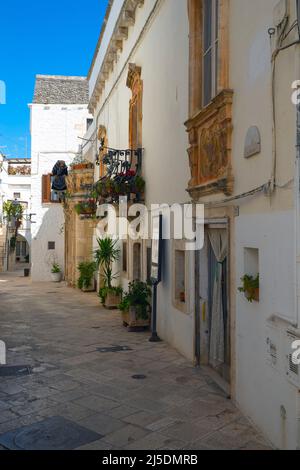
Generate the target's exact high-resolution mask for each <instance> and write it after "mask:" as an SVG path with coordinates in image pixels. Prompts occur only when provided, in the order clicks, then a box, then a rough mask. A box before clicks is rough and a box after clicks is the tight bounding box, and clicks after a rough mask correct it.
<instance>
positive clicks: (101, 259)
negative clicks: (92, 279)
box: [94, 237, 120, 289]
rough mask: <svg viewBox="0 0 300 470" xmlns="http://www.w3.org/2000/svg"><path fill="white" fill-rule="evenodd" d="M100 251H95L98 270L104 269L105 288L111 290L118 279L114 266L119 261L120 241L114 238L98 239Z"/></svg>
mask: <svg viewBox="0 0 300 470" xmlns="http://www.w3.org/2000/svg"><path fill="white" fill-rule="evenodd" d="M97 243H98V249H97V250H95V251H94V257H95V262H96V266H97V268H98V269H99V268H102V271H103V275H104V287H108V288H109V289H111V288H112V287H113V286H112V281H113V279H115V278H116V274H113V270H112V265H113V263H114V262H115V261H118V260H119V257H120V250H119V249H118V248H117V243H118V240H112V238H109V237H107V238H102V239H101V238H97Z"/></svg>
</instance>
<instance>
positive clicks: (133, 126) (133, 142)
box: [127, 64, 143, 149]
mask: <svg viewBox="0 0 300 470" xmlns="http://www.w3.org/2000/svg"><path fill="white" fill-rule="evenodd" d="M141 73H142V69H141V67H138V66H137V65H135V64H129V71H128V77H127V86H128V88H130V89H131V92H132V98H131V100H130V103H129V147H130V148H131V149H137V148H141V147H142V119H143V113H142V101H143V99H142V98H143V81H142V80H141Z"/></svg>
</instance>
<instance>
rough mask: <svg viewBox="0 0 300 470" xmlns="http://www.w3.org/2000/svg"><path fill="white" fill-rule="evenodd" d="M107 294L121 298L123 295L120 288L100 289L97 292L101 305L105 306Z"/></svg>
mask: <svg viewBox="0 0 300 470" xmlns="http://www.w3.org/2000/svg"><path fill="white" fill-rule="evenodd" d="M108 294H112V295H116V296H119V295H120V296H121V295H122V294H123V289H122V287H101V289H100V290H99V297H100V299H101V303H102V304H105V300H106V297H107V296H108Z"/></svg>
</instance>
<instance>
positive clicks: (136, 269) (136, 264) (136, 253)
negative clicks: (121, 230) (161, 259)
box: [132, 243, 142, 281]
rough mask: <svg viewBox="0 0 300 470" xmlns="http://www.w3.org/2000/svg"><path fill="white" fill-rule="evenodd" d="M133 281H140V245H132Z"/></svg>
mask: <svg viewBox="0 0 300 470" xmlns="http://www.w3.org/2000/svg"><path fill="white" fill-rule="evenodd" d="M132 277H133V280H134V281H136V280H139V281H140V280H141V279H142V246H141V243H135V244H134V245H133V276H132Z"/></svg>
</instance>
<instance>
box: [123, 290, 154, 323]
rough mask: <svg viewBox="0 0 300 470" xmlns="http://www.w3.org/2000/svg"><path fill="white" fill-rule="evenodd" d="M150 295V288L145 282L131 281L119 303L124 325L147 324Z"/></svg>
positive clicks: (148, 320)
mask: <svg viewBox="0 0 300 470" xmlns="http://www.w3.org/2000/svg"><path fill="white" fill-rule="evenodd" d="M150 297H151V289H150V287H149V285H148V284H147V283H145V282H142V281H133V282H131V283H130V284H129V290H128V292H127V293H126V294H125V295H124V296H123V300H122V302H121V303H120V304H119V309H120V310H121V312H122V319H123V324H124V325H125V326H128V327H129V328H135V327H148V326H149V324H150V316H151V315H150V314H151V307H150V302H149V299H150Z"/></svg>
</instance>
